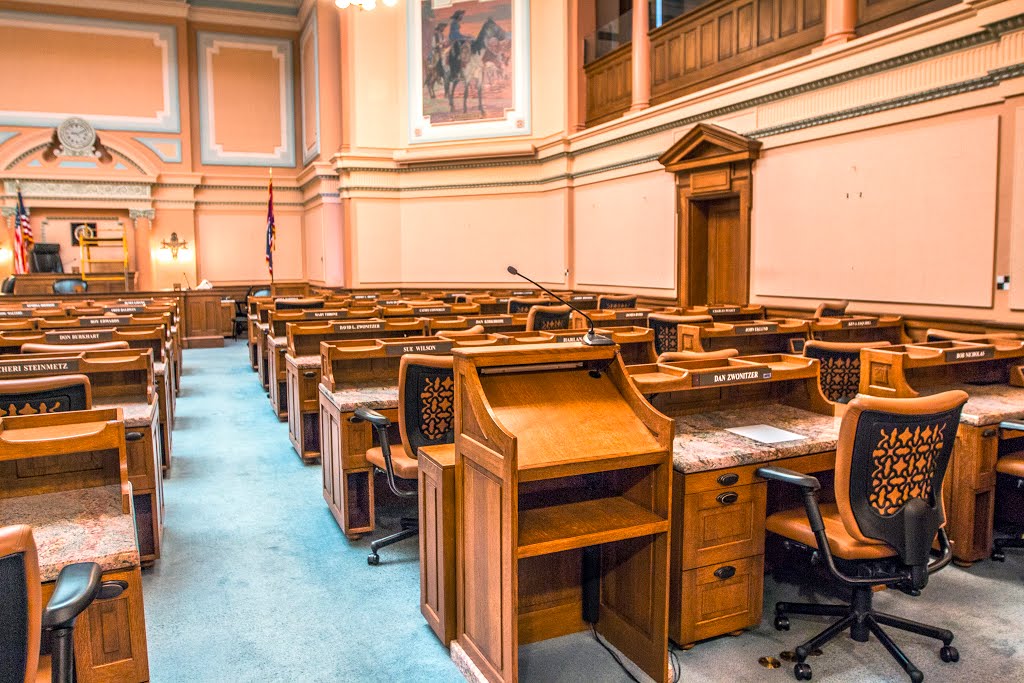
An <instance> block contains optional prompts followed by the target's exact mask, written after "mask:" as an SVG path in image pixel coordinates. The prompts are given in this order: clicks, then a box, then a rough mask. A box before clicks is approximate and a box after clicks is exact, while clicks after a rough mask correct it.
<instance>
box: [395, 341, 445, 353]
mask: <svg viewBox="0 0 1024 683" xmlns="http://www.w3.org/2000/svg"><path fill="white" fill-rule="evenodd" d="M451 350H452V342H450V341H432V342H417V343H414V344H388V346H387V350H386V354H387V355H388V356H404V355H405V354H407V353H450V352H451Z"/></svg>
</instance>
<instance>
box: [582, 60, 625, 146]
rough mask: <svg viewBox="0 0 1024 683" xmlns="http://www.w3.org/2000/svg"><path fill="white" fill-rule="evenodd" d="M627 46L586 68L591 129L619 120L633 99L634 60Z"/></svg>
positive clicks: (588, 115)
mask: <svg viewBox="0 0 1024 683" xmlns="http://www.w3.org/2000/svg"><path fill="white" fill-rule="evenodd" d="M630 48H631V45H630V44H629V43H626V44H625V45H622V46H621V47H618V48H616V49H615V50H613V51H612V52H609V53H608V54H606V55H605V56H604V57H601V58H600V59H597V60H595V61H593V62H591V63H590V64H587V66H586V67H584V70H585V71H586V74H587V126H596V125H597V124H599V123H604V122H605V121H611V120H612V119H616V118H618V117H620V116H622V114H624V113H625V112H626V111H628V110H629V105H630V102H631V100H632V85H633V76H632V73H631V70H632V66H633V58H632V54H631V52H630Z"/></svg>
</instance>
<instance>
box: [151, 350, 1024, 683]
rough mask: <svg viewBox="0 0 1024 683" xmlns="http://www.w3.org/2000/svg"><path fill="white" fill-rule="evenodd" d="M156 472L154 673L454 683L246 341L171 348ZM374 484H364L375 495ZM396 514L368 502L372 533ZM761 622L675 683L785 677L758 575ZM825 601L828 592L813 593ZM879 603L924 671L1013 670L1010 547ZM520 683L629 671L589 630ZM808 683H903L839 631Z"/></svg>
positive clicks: (414, 573) (780, 636) (1019, 576)
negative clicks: (334, 503) (334, 508)
mask: <svg viewBox="0 0 1024 683" xmlns="http://www.w3.org/2000/svg"><path fill="white" fill-rule="evenodd" d="M184 372H185V374H184V377H183V378H182V395H181V398H180V400H179V402H178V422H177V426H176V428H175V430H174V463H173V470H172V472H171V477H170V478H169V479H167V480H166V481H165V494H166V519H165V531H164V545H163V557H162V558H161V559H160V560H159V561H158V562H157V564H156V567H155V568H153V569H152V570H148V571H147V572H145V573H144V586H145V602H146V630H147V634H148V643H149V661H150V672H151V675H152V680H153V681H154V682H156V683H165V682H176V681H188V682H190V683H192V682H195V683H206V682H210V683H234V682H239V683H241V682H248V681H254V682H255V681H260V682H276V681H289V682H290V681H296V682H297V681H303V682H312V681H339V682H341V681H384V680H391V681H439V682H440V681H458V680H461V676H460V675H459V673H458V672H457V670H456V669H455V667H454V665H453V664H452V663H451V661H450V659H449V656H448V651H447V650H446V649H445V648H444V647H442V646H441V644H440V643H439V642H438V641H437V639H436V638H435V637H434V634H433V633H432V632H431V631H430V629H429V628H427V625H426V623H425V622H424V621H423V618H422V616H421V615H420V613H419V569H418V564H417V548H416V544H415V542H413V541H411V540H410V541H406V542H403V543H401V544H399V545H396V546H392V547H390V548H387V549H386V550H385V551H383V552H382V560H383V561H382V564H381V565H380V566H377V567H370V566H368V565H367V564H366V553H367V548H368V545H369V539H366V538H364V539H361V540H359V541H357V542H349V541H348V540H347V539H345V537H344V536H343V535H342V533H341V532H340V530H339V529H338V526H337V525H336V524H335V522H334V519H333V518H332V517H331V514H330V513H329V512H328V510H327V506H326V504H325V503H324V500H323V498H322V497H321V491H320V467H319V466H307V465H303V464H302V463H301V462H300V461H299V459H298V458H297V457H296V455H295V453H294V451H293V450H292V448H291V444H290V443H289V441H288V431H287V426H286V425H285V424H283V423H280V422H278V421H277V419H276V418H275V416H274V415H273V413H272V411H271V408H270V403H269V401H268V400H267V398H266V395H265V394H264V393H263V390H262V388H261V387H260V385H259V381H258V379H257V377H256V375H255V373H253V372H252V371H251V370H250V369H249V366H248V359H247V356H246V347H245V345H244V343H235V344H232V343H230V342H229V343H228V347H227V348H225V349H201V350H189V351H186V352H185V358H184ZM382 488H384V487H378V490H380V489H382ZM397 514H398V511H396V510H383V511H378V524H379V528H380V529H381V530H382V531H386V530H389V529H392V528H394V527H395V526H396V525H397V523H396V515H397ZM765 583H766V591H765V615H766V619H765V620H764V621H762V624H761V626H760V628H758V629H756V630H755V631H753V632H751V633H748V634H746V635H744V636H742V637H739V638H729V637H725V638H718V639H715V640H712V641H709V642H706V643H702V644H699V645H698V646H697V647H695V648H694V649H692V650H690V651H687V652H680V653H679V654H678V658H679V661H680V662H681V665H682V680H685V681H777V682H778V683H783V682H787V681H792V680H793V677H792V673H791V667H790V666H788V665H787V666H784V667H783V668H781V669H776V670H767V669H764V668H761V667H760V666H759V665H758V659H759V658H760V657H762V656H764V655H775V656H778V654H779V653H780V652H781V651H782V650H792V649H793V648H794V647H795V646H796V645H797V644H798V643H799V642H800V641H801V639H805V638H807V637H810V636H812V635H814V634H815V633H817V631H819V630H821V628H823V622H822V621H819V620H816V619H798V618H794V619H793V620H792V630H791V631H789V632H788V633H779V632H776V631H775V630H774V629H772V627H771V609H772V605H773V604H774V601H775V600H780V599H788V600H798V599H807V598H808V597H810V596H808V595H800V594H798V590H797V589H796V588H795V587H793V586H791V585H786V584H779V583H776V582H775V581H773V580H772V579H771V578H768V579H766V582H765ZM825 599H826V600H827V598H825ZM877 606H878V607H879V609H885V610H888V611H891V612H894V613H897V614H900V615H903V616H906V617H908V618H911V619H914V618H916V619H919V620H922V621H927V622H930V623H935V624H938V625H942V626H945V627H947V628H950V629H952V630H953V631H954V633H956V634H957V638H956V641H955V644H956V645H957V646H958V647H959V649H960V653H961V657H962V659H961V662H960V663H959V664H956V665H953V664H943V663H942V662H940V661H939V658H938V655H937V651H938V648H937V647H936V646H934V645H933V644H932V643H931V642H930V641H927V640H926V639H924V638H921V637H918V636H912V635H909V634H905V633H901V632H897V631H891V633H892V634H893V636H894V638H895V639H896V641H897V643H899V644H900V645H901V646H904V648H905V650H906V652H907V654H908V655H909V656H910V657H911V658H912V659H913V660H914V662H915V663H916V664H917V666H918V667H919V668H921V670H922V671H924V673H925V674H926V676H927V680H929V681H953V680H982V679H994V680H1022V679H1024V675H1022V673H1021V672H1022V671H1024V665H1022V663H1021V662H1022V659H1021V658H1022V656H1024V647H1022V643H1024V637H1022V636H1021V624H1022V623H1024V553H1020V552H1018V553H1016V554H1014V553H1012V551H1011V553H1010V555H1009V557H1008V560H1007V562H1006V563H1005V564H996V563H992V562H983V563H980V564H978V565H975V567H973V568H971V569H970V570H962V569H959V568H955V567H950V568H948V569H945V570H943V571H942V572H939V573H938V574H936V575H935V576H933V578H932V583H931V585H929V586H928V588H927V589H926V590H925V592H924V594H923V595H922V596H921V597H919V598H910V597H908V596H906V595H903V594H902V593H899V592H897V591H887V592H886V593H884V594H881V595H879V596H878V598H877ZM520 655H521V656H520V667H521V678H522V679H523V680H529V681H544V682H548V681H551V682H555V681H558V682H565V683H575V682H577V681H586V682H587V683H605V682H608V683H611V682H613V681H625V680H628V679H627V678H626V677H625V676H624V675H623V674H622V672H621V670H620V669H619V668H618V666H617V665H616V664H615V662H614V661H613V660H611V658H610V656H609V655H608V654H607V653H606V652H605V651H604V650H603V649H602V648H601V647H600V646H598V645H597V644H595V643H594V642H593V641H592V640H591V639H590V638H589V636H587V635H584V634H579V635H576V636H567V637H565V638H560V639H556V640H553V641H546V642H543V643H536V644H534V645H531V646H528V647H524V648H523V649H522V651H521V653H520ZM811 663H812V665H813V667H814V680H815V681H818V680H827V681H851V682H852V681H903V680H908V679H907V678H906V677H905V676H904V675H903V672H902V671H901V670H900V669H898V667H897V666H896V664H895V663H894V662H893V661H892V660H890V659H889V657H888V655H887V654H886V653H885V650H884V649H883V648H882V646H881V645H880V644H879V643H878V642H877V641H875V640H874V639H872V641H871V642H870V643H865V644H861V643H854V642H853V641H851V640H850V639H849V638H845V637H840V638H838V639H836V640H835V641H833V642H832V643H830V644H829V645H828V646H826V648H825V655H824V656H822V657H815V658H812V660H811Z"/></svg>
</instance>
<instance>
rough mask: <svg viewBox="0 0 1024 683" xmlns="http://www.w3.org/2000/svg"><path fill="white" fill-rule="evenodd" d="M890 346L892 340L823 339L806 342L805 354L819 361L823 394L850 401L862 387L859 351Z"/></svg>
mask: <svg viewBox="0 0 1024 683" xmlns="http://www.w3.org/2000/svg"><path fill="white" fill-rule="evenodd" d="M879 346H889V342H850V343H846V342H823V341H809V342H807V343H806V344H804V356H806V357H808V358H817V359H818V363H819V364H820V370H819V373H818V384H819V385H820V386H821V393H822V394H824V396H825V398H827V399H828V400H829V401H832V402H833V403H847V402H848V401H849V400H850V399H852V398H853V397H854V396H856V395H857V392H858V391H859V390H860V350H861V349H873V348H878V347H879Z"/></svg>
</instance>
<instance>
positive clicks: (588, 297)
mask: <svg viewBox="0 0 1024 683" xmlns="http://www.w3.org/2000/svg"><path fill="white" fill-rule="evenodd" d="M569 301H597V297H596V296H594V295H593V294H574V295H573V296H571V297H569Z"/></svg>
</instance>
